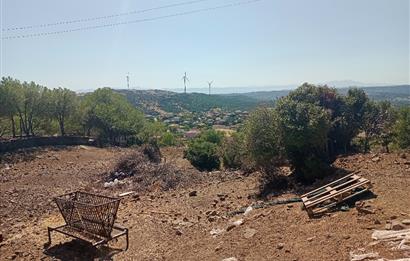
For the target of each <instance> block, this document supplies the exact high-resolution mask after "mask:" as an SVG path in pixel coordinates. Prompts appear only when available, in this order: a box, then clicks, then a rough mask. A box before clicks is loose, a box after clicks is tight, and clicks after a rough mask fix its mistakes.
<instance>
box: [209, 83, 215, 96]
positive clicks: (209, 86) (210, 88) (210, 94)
mask: <svg viewBox="0 0 410 261" xmlns="http://www.w3.org/2000/svg"><path fill="white" fill-rule="evenodd" d="M213 82H214V81H210V82H208V87H209V95H211V85H212V83H213Z"/></svg>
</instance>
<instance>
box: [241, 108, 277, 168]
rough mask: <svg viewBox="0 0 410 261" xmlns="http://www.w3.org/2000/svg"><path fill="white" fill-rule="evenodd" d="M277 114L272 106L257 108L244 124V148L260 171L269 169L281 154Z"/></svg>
mask: <svg viewBox="0 0 410 261" xmlns="http://www.w3.org/2000/svg"><path fill="white" fill-rule="evenodd" d="M277 123H278V120H277V115H276V113H275V111H274V109H272V108H267V107H260V108H257V109H256V110H255V111H254V112H252V113H251V115H250V116H249V118H248V120H247V122H246V125H245V140H246V148H247V150H248V153H249V156H250V157H251V159H252V160H253V161H254V162H255V165H256V167H258V168H260V169H261V170H262V171H267V170H270V169H271V166H273V165H275V164H274V161H275V160H277V159H278V158H280V156H281V152H282V150H281V146H280V137H279V133H278V128H277Z"/></svg>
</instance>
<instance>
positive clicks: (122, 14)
mask: <svg viewBox="0 0 410 261" xmlns="http://www.w3.org/2000/svg"><path fill="white" fill-rule="evenodd" d="M206 1H209V0H193V1H187V2H180V3H175V4H169V5H163V6H157V7H152V8H148V9H142V10H133V11H129V12H124V13H118V14H112V15H104V16H96V17H90V18H81V19H76V20H67V21H60V22H54V23H48V24H39V25H26V26H18V27H10V28H4V29H2V31H16V30H26V29H35V28H44V27H51V26H57V25H66V24H74V23H81V22H91V21H97V20H103V19H110V18H116V17H121V16H127V15H133V14H141V13H146V12H150V11H156V10H161V9H166V8H172V7H178V6H184V5H192V4H196V3H200V2H206Z"/></svg>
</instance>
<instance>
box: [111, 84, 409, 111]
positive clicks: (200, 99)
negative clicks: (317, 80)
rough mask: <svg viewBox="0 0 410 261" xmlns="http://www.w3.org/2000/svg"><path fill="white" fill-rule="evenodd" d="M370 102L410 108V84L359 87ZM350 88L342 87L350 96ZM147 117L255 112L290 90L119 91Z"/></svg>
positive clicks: (343, 91) (342, 92)
mask: <svg viewBox="0 0 410 261" xmlns="http://www.w3.org/2000/svg"><path fill="white" fill-rule="evenodd" d="M358 88H361V89H363V90H364V91H365V92H366V93H367V95H368V96H369V98H370V99H373V100H376V101H381V100H387V101H391V102H392V103H393V104H395V105H410V85H397V86H378V87H358ZM348 89H349V88H339V89H338V90H339V92H340V93H341V94H346V93H347V90H348ZM115 91H116V92H118V93H121V94H123V95H124V96H125V97H126V98H127V99H128V101H130V102H131V103H132V104H134V105H135V106H136V107H138V108H140V109H141V110H143V111H144V112H145V113H147V114H154V115H155V114H160V113H164V112H173V113H178V112H184V111H190V112H202V111H208V110H210V109H212V108H215V107H218V108H221V109H223V110H227V111H234V110H252V109H253V108H255V107H256V106H257V105H260V104H266V103H271V102H273V101H274V100H276V99H278V98H280V97H283V96H286V95H287V94H288V93H289V92H290V90H277V91H276V90H275V91H258V92H248V93H232V94H216V95H211V96H209V95H207V94H203V93H187V94H183V93H177V92H171V91H165V90H115Z"/></svg>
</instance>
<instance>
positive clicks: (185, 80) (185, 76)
mask: <svg viewBox="0 0 410 261" xmlns="http://www.w3.org/2000/svg"><path fill="white" fill-rule="evenodd" d="M182 80H183V81H184V93H185V94H186V84H187V82H189V79H188V76H187V75H186V72H185V73H184V76H182ZM207 83H208V88H209V95H211V87H212V84H213V83H214V81H210V82H207Z"/></svg>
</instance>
